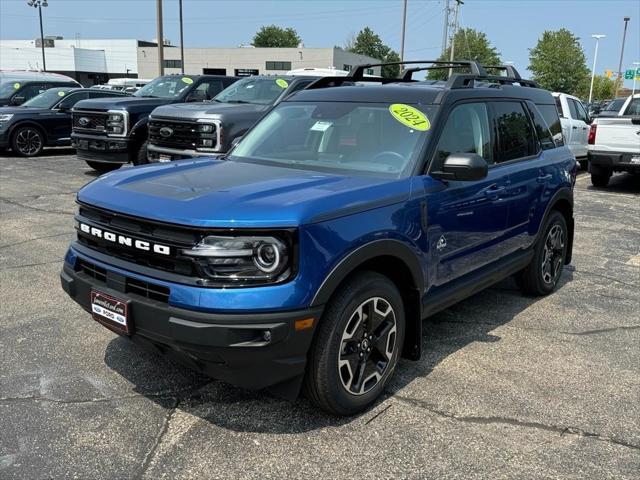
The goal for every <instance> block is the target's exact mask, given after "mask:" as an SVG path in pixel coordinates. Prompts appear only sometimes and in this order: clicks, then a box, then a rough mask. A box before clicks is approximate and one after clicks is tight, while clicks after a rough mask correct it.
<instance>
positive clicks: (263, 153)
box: [229, 102, 433, 177]
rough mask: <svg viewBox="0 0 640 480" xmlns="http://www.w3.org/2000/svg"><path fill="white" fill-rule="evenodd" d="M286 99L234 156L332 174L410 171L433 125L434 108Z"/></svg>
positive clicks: (242, 142)
mask: <svg viewBox="0 0 640 480" xmlns="http://www.w3.org/2000/svg"><path fill="white" fill-rule="evenodd" d="M420 108H421V110H418V109H417V108H414V107H412V106H410V105H403V104H392V105H389V104H388V103H385V104H383V103H346V102H322V103H316V104H309V103H298V102H285V103H282V104H280V105H279V106H278V107H276V108H275V109H274V110H273V111H272V112H271V113H269V114H268V115H267V116H266V117H265V118H264V119H263V120H262V121H260V122H259V123H258V124H257V125H256V126H255V127H254V128H253V129H252V130H251V131H250V132H249V133H247V135H245V136H244V137H243V138H242V141H241V142H240V143H239V144H238V145H237V146H236V147H235V149H234V150H233V151H232V152H231V154H230V155H229V159H230V160H238V161H248V162H256V163H268V164H275V165H279V166H285V167H289V168H303V169H309V170H317V171H328V172H333V173H346V174H353V173H356V174H357V173H360V174H365V175H375V176H385V177H399V176H401V175H403V174H406V173H407V172H408V171H409V170H410V168H411V166H412V164H413V162H414V159H415V157H416V156H417V154H418V152H419V150H420V148H421V146H422V145H423V144H424V139H425V137H426V135H427V134H428V130H429V128H430V122H429V117H430V116H431V114H432V113H433V109H432V107H422V106H421V107H420Z"/></svg>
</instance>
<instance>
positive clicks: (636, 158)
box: [631, 155, 640, 165]
mask: <svg viewBox="0 0 640 480" xmlns="http://www.w3.org/2000/svg"><path fill="white" fill-rule="evenodd" d="M631 163H633V164H634V165H638V164H640V155H634V156H633V157H631Z"/></svg>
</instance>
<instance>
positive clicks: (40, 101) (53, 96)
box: [22, 88, 73, 108]
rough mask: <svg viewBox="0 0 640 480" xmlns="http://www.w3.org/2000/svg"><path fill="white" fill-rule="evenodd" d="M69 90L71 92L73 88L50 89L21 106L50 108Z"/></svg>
mask: <svg viewBox="0 0 640 480" xmlns="http://www.w3.org/2000/svg"><path fill="white" fill-rule="evenodd" d="M71 90H73V88H50V89H49V90H47V91H44V92H42V93H41V94H40V95H36V96H35V97H33V98H32V99H31V100H27V101H26V102H24V103H23V104H22V106H23V107H29V108H51V107H53V106H54V105H55V104H56V103H58V102H59V101H60V100H61V99H62V98H63V97H64V96H65V95H66V94H67V93H69V92H70V91H71Z"/></svg>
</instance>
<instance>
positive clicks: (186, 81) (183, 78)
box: [182, 77, 193, 85]
mask: <svg viewBox="0 0 640 480" xmlns="http://www.w3.org/2000/svg"><path fill="white" fill-rule="evenodd" d="M182 81H183V82H184V83H186V84H187V85H191V84H192V83H193V78H189V77H182Z"/></svg>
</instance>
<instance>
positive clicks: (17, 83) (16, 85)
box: [13, 82, 20, 90]
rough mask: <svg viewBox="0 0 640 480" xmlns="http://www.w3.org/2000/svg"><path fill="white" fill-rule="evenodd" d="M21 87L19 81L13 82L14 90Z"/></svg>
mask: <svg viewBox="0 0 640 480" xmlns="http://www.w3.org/2000/svg"><path fill="white" fill-rule="evenodd" d="M19 88H20V83H19V82H16V83H14V84H13V89H14V90H17V89H19Z"/></svg>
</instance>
